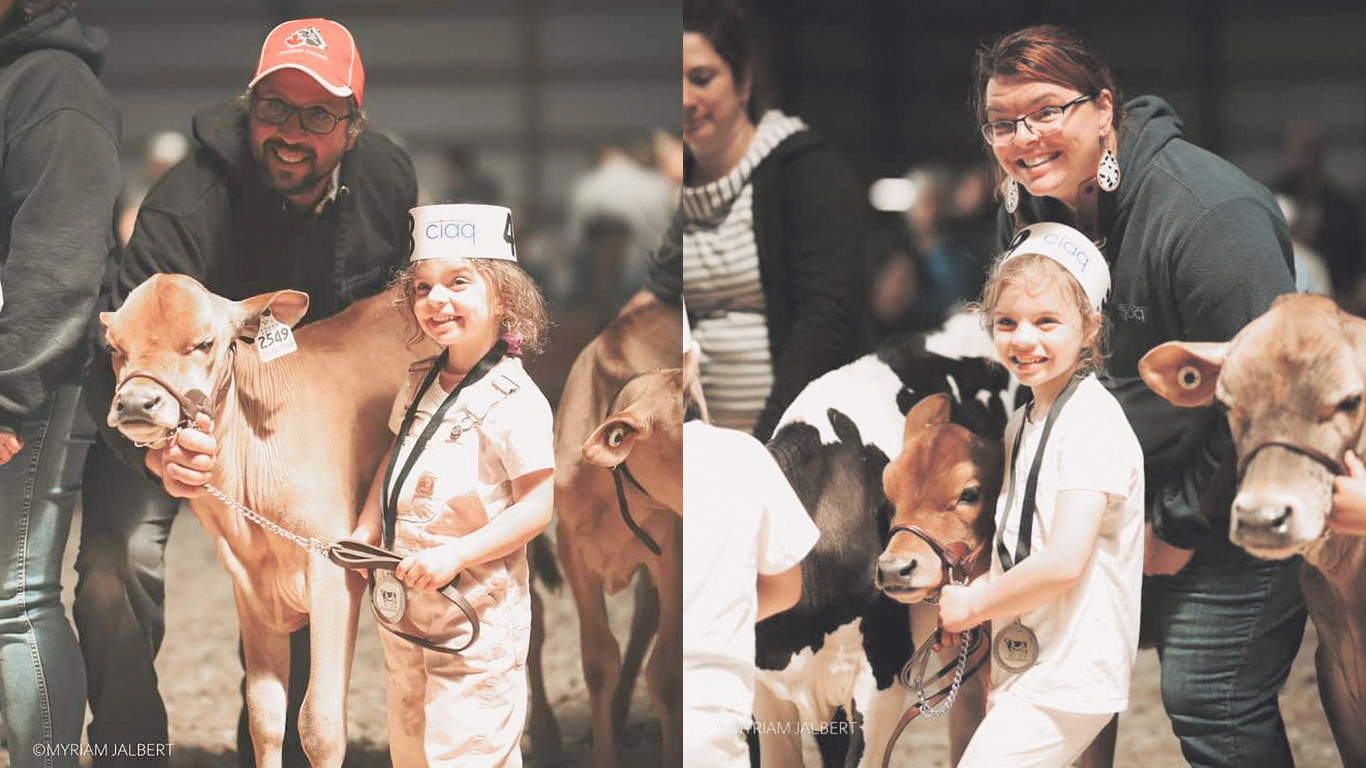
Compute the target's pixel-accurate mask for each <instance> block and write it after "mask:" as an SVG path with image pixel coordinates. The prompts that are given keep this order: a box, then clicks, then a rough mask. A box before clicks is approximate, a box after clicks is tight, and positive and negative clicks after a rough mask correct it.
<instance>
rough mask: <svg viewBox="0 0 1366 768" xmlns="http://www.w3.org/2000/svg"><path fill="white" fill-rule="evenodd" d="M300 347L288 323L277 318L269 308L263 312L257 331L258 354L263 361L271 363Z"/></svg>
mask: <svg viewBox="0 0 1366 768" xmlns="http://www.w3.org/2000/svg"><path fill="white" fill-rule="evenodd" d="M298 348H299V347H298V345H297V344H295V343H294V331H292V330H290V328H289V326H288V325H285V324H284V323H282V322H280V321H279V320H276V319H275V316H274V315H272V314H271V313H270V310H269V309H266V310H265V311H264V312H262V313H261V327H260V328H259V329H258V330H257V331H256V354H257V356H258V357H260V358H261V362H263V363H269V362H270V361H271V360H274V359H275V358H277V357H284V356H285V355H288V354H289V353H291V352H293V351H295V350H297V349H298Z"/></svg>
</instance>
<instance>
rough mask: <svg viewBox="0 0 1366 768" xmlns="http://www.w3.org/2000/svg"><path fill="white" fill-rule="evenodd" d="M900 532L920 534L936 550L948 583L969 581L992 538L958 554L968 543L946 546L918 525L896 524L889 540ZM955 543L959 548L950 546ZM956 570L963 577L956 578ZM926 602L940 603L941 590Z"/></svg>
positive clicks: (965, 548)
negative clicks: (964, 552)
mask: <svg viewBox="0 0 1366 768" xmlns="http://www.w3.org/2000/svg"><path fill="white" fill-rule="evenodd" d="M898 533H909V534H912V535H914V536H918V537H920V539H921V541H924V542H925V543H926V544H928V545H929V546H930V549H932V550H934V553H935V554H936V555H938V556H939V562H940V564H941V565H942V566H943V569H944V581H945V582H946V583H948V584H965V583H967V580H968V574H970V573H971V572H972V571H973V570H974V569H975V568H976V567H977V559H978V558H979V557H981V556H982V553H983V552H985V551H986V547H987V541H990V539H988V540H987V541H983V542H982V543H981V544H978V545H977V548H976V549H974V550H971V551H968V552H966V554H962V555H959V554H957V553H958V552H961V551H964V550H967V548H968V545H967V544H966V543H964V542H961V541H955V542H952V543H951V544H949V545H948V546H945V545H944V544H942V543H940V541H939V539H936V538H935V537H934V536H932V535H930V533H929V532H928V531H926V530H925V529H924V528H921V527H920V526H918V525H894V526H892V531H891V533H890V534H889V535H888V537H887V540H888V541H889V542H890V541H891V539H892V537H894V536H896V535H897V534H898ZM954 545H957V548H954V549H951V548H950V547H953V546H954ZM955 571H957V572H958V573H959V574H961V576H962V578H955V577H954V572H955ZM925 602H927V603H929V604H930V605H934V604H936V603H938V602H939V590H935V593H934V594H933V595H932V596H929V597H926V598H925Z"/></svg>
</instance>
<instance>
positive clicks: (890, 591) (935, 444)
mask: <svg viewBox="0 0 1366 768" xmlns="http://www.w3.org/2000/svg"><path fill="white" fill-rule="evenodd" d="M952 403H953V401H952V399H951V398H950V397H949V396H948V395H943V394H939V395H930V396H929V397H926V398H925V399H923V400H921V401H920V402H919V403H916V404H915V407H913V408H911V410H910V412H909V413H907V414H906V428H905V432H904V436H903V439H904V443H905V444H904V446H903V447H902V449H901V453H900V454H899V455H898V456H897V457H896V458H894V459H892V461H891V462H890V463H888V464H887V467H886V468H885V469H884V470H883V471H882V486H883V489H884V490H885V491H886V493H887V499H888V500H889V501H890V502H891V503H892V506H893V507H894V508H895V512H894V514H893V516H892V530H893V531H895V533H893V534H892V537H891V539H890V540H889V541H888V542H887V548H886V549H885V550H883V552H882V555H881V556H880V557H879V558H878V559H877V570H876V572H875V579H876V581H877V586H878V588H879V589H881V590H882V591H883V592H885V593H886V594H887V595H888V596H889V597H891V598H893V599H895V600H898V601H900V602H903V603H909V604H912V605H913V606H914V607H913V608H912V618H911V629H912V631H913V635H914V637H915V644H916V646H917V647H919V646H920V644H921V643H924V642H925V641H926V639H927V638H928V637H929V636H930V635H931V634H932V633H933V632H934V630H935V628H936V627H937V626H938V624H939V618H938V617H939V609H938V608H937V607H934V606H932V605H929V604H927V603H925V602H924V600H925V598H926V597H928V596H932V595H937V594H938V593H939V590H940V588H942V587H943V586H944V585H945V584H947V583H949V579H950V578H953V579H955V580H957V581H959V582H962V581H963V580H965V579H968V578H975V577H976V576H979V575H981V574H982V573H985V572H986V570H987V568H988V567H989V566H990V565H991V550H990V547H991V537H992V534H993V533H994V532H995V530H996V519H995V514H996V496H997V495H998V494H999V493H1000V491H1001V470H1002V465H1003V461H1002V458H1001V444H1000V442H999V441H996V440H987V439H985V438H983V437H980V436H978V435H976V434H974V433H972V432H970V431H968V429H967V428H965V427H962V426H959V425H957V424H951V423H949V413H950V408H951V406H952ZM906 526H914V527H915V528H916V529H919V530H920V531H921V532H923V534H924V535H921V534H917V533H913V532H912V531H910V530H905V527H906ZM932 542H933V543H932ZM960 566H961V567H960ZM956 655H957V654H956V652H955V650H954V649H952V648H947V647H946V649H945V651H944V652H943V653H941V654H940V656H941V657H942V658H940V659H938V660H937V662H938V666H942V665H944V664H948V663H950V662H952V661H953V660H954V657H956ZM938 666H936V668H938ZM986 689H987V686H986V675H985V674H979V675H977V676H975V677H973V678H972V679H971V680H967V681H964V683H963V686H962V687H961V688H960V689H959V693H958V701H957V703H956V704H955V705H954V707H953V710H952V712H951V713H950V716H949V717H950V719H949V738H950V741H951V742H952V753H953V759H952V763H953V764H957V763H958V760H959V759H960V758H961V757H962V756H963V750H964V749H966V748H967V745H968V741H969V740H970V739H971V738H972V734H973V732H974V731H976V730H977V725H978V724H979V723H980V722H981V721H982V716H983V715H984V714H985V713H986ZM880 746H881V745H879V748H880Z"/></svg>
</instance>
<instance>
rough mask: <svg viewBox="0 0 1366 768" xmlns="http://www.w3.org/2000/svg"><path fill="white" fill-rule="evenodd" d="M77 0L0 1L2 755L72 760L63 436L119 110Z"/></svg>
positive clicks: (108, 199) (75, 708)
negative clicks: (0, 148)
mask: <svg viewBox="0 0 1366 768" xmlns="http://www.w3.org/2000/svg"><path fill="white" fill-rule="evenodd" d="M73 6H74V3H71V2H59V1H58V0H0V103H3V104H4V105H5V110H4V120H3V122H0V139H3V143H4V154H3V156H2V157H0V221H3V226H4V237H3V238H0V243H2V244H3V245H0V265H3V267H2V269H3V275H4V277H3V287H2V288H0V291H3V308H0V465H3V466H0V552H2V553H3V568H4V572H3V580H4V588H3V589H0V712H3V714H4V722H5V728H6V731H7V734H6V736H7V744H8V747H9V751H10V755H9V757H10V762H9V764H10V765H13V766H53V765H57V766H73V767H74V766H76V765H77V757H78V754H77V751H76V750H75V747H77V746H78V745H79V744H80V741H81V726H82V725H83V723H84V722H85V685H86V680H85V674H84V669H83V668H82V666H81V656H80V647H79V646H78V645H77V644H76V636H75V634H74V633H73V632H72V631H71V625H70V624H69V623H67V620H66V611H65V610H64V609H63V607H62V586H61V573H62V554H63V552H64V551H65V550H66V542H67V535H68V534H69V532H70V528H71V515H72V511H73V510H72V508H73V506H74V502H75V498H74V495H73V494H70V493H66V492H64V489H65V488H66V487H67V486H70V485H74V477H73V478H68V477H67V473H66V471H65V470H66V465H67V464H68V463H69V464H71V465H72V467H73V468H74V467H78V466H79V458H78V457H76V456H74V455H73V456H70V457H68V447H69V445H70V444H69V443H68V442H67V438H68V435H69V434H70V432H71V427H72V422H73V419H74V416H75V413H76V410H77V402H78V401H79V399H80V381H81V372H82V369H83V367H84V363H85V361H86V359H87V357H88V352H89V349H90V344H89V338H88V336H87V329H88V328H89V327H90V318H91V315H92V313H93V311H94V309H95V306H96V301H97V299H98V298H99V294H100V285H101V280H102V278H103V277H104V274H105V267H106V264H107V263H108V261H109V260H110V258H111V253H113V252H114V251H115V250H116V249H117V244H116V243H115V240H114V206H115V203H116V200H117V198H118V194H119V171H120V167H119V137H120V133H121V131H122V118H121V117H120V114H119V110H118V107H117V106H116V105H115V104H114V99H113V97H111V96H110V95H109V92H108V91H107V90H105V88H104V86H103V85H102V84H101V83H100V81H99V79H98V75H99V73H100V70H101V69H102V68H103V64H104V52H105V48H106V45H107V42H108V39H107V38H106V36H105V34H104V32H103V31H102V30H99V29H97V28H94V27H88V26H84V25H82V24H81V23H80V22H79V21H78V20H77V18H76V14H75V11H74V9H73Z"/></svg>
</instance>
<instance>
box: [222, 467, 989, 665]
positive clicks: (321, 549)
mask: <svg viewBox="0 0 1366 768" xmlns="http://www.w3.org/2000/svg"><path fill="white" fill-rule="evenodd" d="M204 488H205V490H207V491H208V492H209V494H210V495H212V496H213V497H214V498H215V499H218V500H219V501H221V502H223V503H224V504H226V505H228V507H230V508H231V509H235V510H237V511H238V512H240V513H241V514H242V517H245V518H246V519H248V520H250V521H252V522H253V523H256V524H257V525H259V526H261V527H262V528H265V529H266V530H267V531H270V532H271V533H273V534H275V535H276V536H279V537H280V538H282V539H287V540H288V541H292V542H294V543H295V544H298V545H299V546H300V547H303V548H304V549H305V550H307V551H308V552H311V553H312V554H315V555H321V556H323V557H327V553H328V552H329V551H330V550H331V549H332V545H331V544H328V543H327V542H325V541H320V540H318V539H315V538H311V537H305V536H300V535H299V534H297V533H294V532H293V531H290V530H288V529H286V528H283V527H281V526H280V525H279V524H277V523H275V522H273V521H271V520H267V519H266V518H264V517H261V516H260V515H258V514H256V513H255V512H253V511H251V510H250V509H247V508H246V507H244V506H242V505H241V504H239V503H237V502H236V501H234V500H232V499H230V498H228V496H227V494H225V493H223V492H222V491H220V490H218V489H217V488H215V487H213V484H212V483H209V484H205V486H204ZM959 674H960V675H961V674H962V671H961V670H960V671H959Z"/></svg>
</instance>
